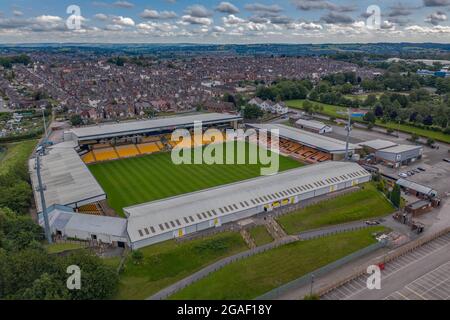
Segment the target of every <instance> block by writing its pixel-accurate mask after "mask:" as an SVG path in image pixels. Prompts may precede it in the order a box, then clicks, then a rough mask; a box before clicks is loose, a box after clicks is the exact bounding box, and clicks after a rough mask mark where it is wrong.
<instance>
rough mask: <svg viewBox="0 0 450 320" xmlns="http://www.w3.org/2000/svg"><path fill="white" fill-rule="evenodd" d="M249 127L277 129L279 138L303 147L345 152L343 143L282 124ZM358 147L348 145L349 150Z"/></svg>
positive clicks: (330, 151)
mask: <svg viewBox="0 0 450 320" xmlns="http://www.w3.org/2000/svg"><path fill="white" fill-rule="evenodd" d="M250 126H252V127H254V128H257V129H266V130H272V129H278V130H279V132H280V137H282V138H286V139H290V140H294V141H297V142H299V143H301V144H303V145H305V146H308V147H312V148H316V149H319V150H323V151H325V152H329V153H343V152H345V142H344V141H341V140H338V139H334V138H330V137H324V136H323V135H320V134H316V133H313V132H309V131H305V130H301V129H297V128H294V127H289V126H286V125H284V124H250ZM360 148H361V147H360V146H357V145H354V144H349V149H350V150H355V149H360Z"/></svg>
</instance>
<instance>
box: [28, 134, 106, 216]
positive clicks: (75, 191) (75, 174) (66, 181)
mask: <svg viewBox="0 0 450 320" xmlns="http://www.w3.org/2000/svg"><path fill="white" fill-rule="evenodd" d="M74 148H75V144H74V142H72V141H68V142H63V143H59V144H56V145H54V146H52V147H50V148H47V151H48V154H46V155H45V156H43V157H42V159H41V160H42V161H41V176H42V183H43V184H44V186H45V191H44V195H45V201H46V205H47V207H50V206H52V205H64V206H73V205H75V204H77V203H81V202H84V201H86V203H90V202H94V201H98V200H101V199H105V198H106V195H105V192H104V191H103V189H102V188H101V187H100V185H99V184H98V182H97V180H95V178H94V176H93V175H92V174H91V172H90V171H89V169H88V168H87V166H86V165H85V164H84V162H83V161H82V160H81V158H80V156H79V155H78V153H77V152H76V151H75V149H74ZM35 164H36V159H35V158H33V159H30V162H29V169H30V171H31V181H32V183H33V189H34V190H33V191H34V198H35V201H36V206H37V209H38V212H41V211H42V206H41V197H40V194H39V192H38V191H37V188H38V181H37V174H36V169H35ZM89 199H93V201H89Z"/></svg>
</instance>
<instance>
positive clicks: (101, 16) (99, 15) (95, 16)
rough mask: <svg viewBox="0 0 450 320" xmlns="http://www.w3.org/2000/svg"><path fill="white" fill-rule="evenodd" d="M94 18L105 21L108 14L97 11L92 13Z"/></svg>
mask: <svg viewBox="0 0 450 320" xmlns="http://www.w3.org/2000/svg"><path fill="white" fill-rule="evenodd" d="M94 18H95V19H97V20H100V21H106V20H108V16H107V15H106V14H104V13H97V14H95V15H94Z"/></svg>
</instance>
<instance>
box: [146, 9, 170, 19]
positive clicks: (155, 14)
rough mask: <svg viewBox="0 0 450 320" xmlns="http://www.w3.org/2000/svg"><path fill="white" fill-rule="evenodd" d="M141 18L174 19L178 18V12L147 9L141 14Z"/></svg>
mask: <svg viewBox="0 0 450 320" xmlns="http://www.w3.org/2000/svg"><path fill="white" fill-rule="evenodd" d="M140 16H141V18H144V19H172V18H176V17H177V14H176V13H175V12H174V11H161V12H160V11H157V10H150V9H145V10H144V11H143V12H142V13H141V14H140Z"/></svg>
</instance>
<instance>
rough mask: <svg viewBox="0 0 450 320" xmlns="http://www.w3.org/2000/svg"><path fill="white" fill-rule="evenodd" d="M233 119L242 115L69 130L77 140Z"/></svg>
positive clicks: (179, 117) (194, 116) (177, 118)
mask: <svg viewBox="0 0 450 320" xmlns="http://www.w3.org/2000/svg"><path fill="white" fill-rule="evenodd" d="M234 120H242V117H241V116H239V115H231V114H222V113H203V114H195V115H188V116H177V117H167V118H161V119H154V120H141V121H129V122H121V123H114V124H103V125H97V126H91V127H82V128H73V129H71V132H72V133H73V134H74V135H75V136H76V137H77V139H78V140H90V139H102V138H111V137H118V136H122V135H133V134H142V133H147V132H153V131H160V130H168V129H170V130H173V129H175V128H183V127H192V126H193V124H194V122H195V121H202V123H203V124H204V125H210V124H217V123H224V122H228V121H234Z"/></svg>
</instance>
